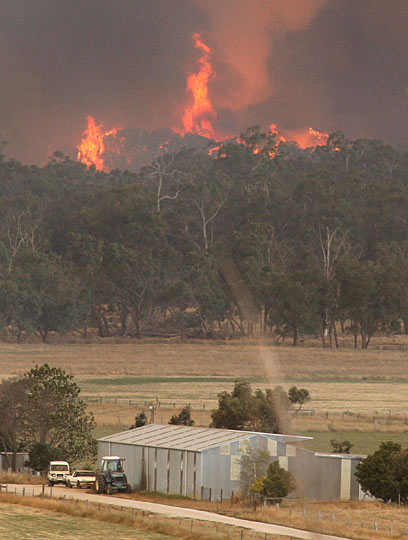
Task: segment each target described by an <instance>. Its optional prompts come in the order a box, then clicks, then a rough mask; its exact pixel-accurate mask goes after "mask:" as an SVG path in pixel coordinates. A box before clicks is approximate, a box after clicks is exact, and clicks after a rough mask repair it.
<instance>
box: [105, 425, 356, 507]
mask: <svg viewBox="0 0 408 540" xmlns="http://www.w3.org/2000/svg"><path fill="white" fill-rule="evenodd" d="M248 445H250V446H251V447H252V448H260V449H262V450H268V452H269V453H270V455H271V456H272V457H273V458H274V459H277V460H278V461H279V464H280V466H281V467H283V468H284V469H286V470H289V471H290V472H291V473H292V474H293V475H294V476H295V478H296V485H297V488H296V492H295V494H296V496H300V497H305V498H308V499H311V500H313V499H315V500H330V499H343V500H347V499H350V498H351V499H358V497H359V486H358V482H357V479H356V478H355V476H354V472H355V469H356V466H357V464H358V461H359V460H358V459H356V458H353V457H352V456H347V455H345V456H343V457H330V456H324V455H320V456H319V455H316V454H315V453H314V452H310V451H308V450H304V449H303V448H297V447H296V446H294V445H290V444H285V443H282V442H280V441H277V440H273V439H270V438H268V437H265V436H262V435H252V436H248V438H247V439H241V440H239V441H234V442H232V443H228V444H222V445H219V446H215V447H213V448H208V449H206V450H203V451H202V452H201V453H200V452H193V451H187V450H176V449H166V448H151V447H143V446H136V445H130V444H121V443H112V442H105V441H99V445H98V457H99V462H100V459H101V457H102V456H103V455H119V456H120V457H123V458H125V472H126V475H127V477H128V480H129V482H130V483H131V484H132V488H133V489H140V490H143V489H146V490H148V491H159V492H161V493H169V494H174V495H185V496H190V497H200V496H201V487H202V486H203V487H204V488H205V497H208V493H209V489H211V496H212V499H213V500H219V499H220V498H221V495H222V498H223V499H227V498H229V497H231V493H232V492H234V493H236V494H237V493H238V492H239V490H240V465H241V456H242V454H243V453H244V452H246V450H247V449H248Z"/></svg>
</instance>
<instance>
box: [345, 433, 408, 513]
mask: <svg viewBox="0 0 408 540" xmlns="http://www.w3.org/2000/svg"><path fill="white" fill-rule="evenodd" d="M356 477H357V480H358V481H359V482H360V485H361V488H362V490H363V491H365V492H366V493H369V494H370V495H372V496H373V497H377V498H378V499H381V500H382V501H384V502H388V501H392V502H398V503H399V502H402V503H406V502H407V501H408V449H407V450H403V449H402V447H401V445H400V444H398V443H393V442H391V441H387V442H382V443H381V444H380V448H379V449H378V450H376V451H375V452H374V453H373V454H370V455H369V456H367V457H366V458H365V459H364V460H362V461H361V462H360V463H359V464H358V465H357V470H356Z"/></svg>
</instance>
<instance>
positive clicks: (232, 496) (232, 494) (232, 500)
mask: <svg viewBox="0 0 408 540" xmlns="http://www.w3.org/2000/svg"><path fill="white" fill-rule="evenodd" d="M233 504H234V491H231V506H232V505H233Z"/></svg>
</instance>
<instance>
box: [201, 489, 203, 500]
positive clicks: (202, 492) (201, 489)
mask: <svg viewBox="0 0 408 540" xmlns="http://www.w3.org/2000/svg"><path fill="white" fill-rule="evenodd" d="M203 499H204V486H201V500H203Z"/></svg>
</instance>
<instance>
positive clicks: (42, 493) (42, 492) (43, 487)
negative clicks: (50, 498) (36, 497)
mask: <svg viewBox="0 0 408 540" xmlns="http://www.w3.org/2000/svg"><path fill="white" fill-rule="evenodd" d="M44 490H45V485H44V484H42V490H41V497H44Z"/></svg>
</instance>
